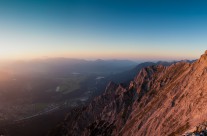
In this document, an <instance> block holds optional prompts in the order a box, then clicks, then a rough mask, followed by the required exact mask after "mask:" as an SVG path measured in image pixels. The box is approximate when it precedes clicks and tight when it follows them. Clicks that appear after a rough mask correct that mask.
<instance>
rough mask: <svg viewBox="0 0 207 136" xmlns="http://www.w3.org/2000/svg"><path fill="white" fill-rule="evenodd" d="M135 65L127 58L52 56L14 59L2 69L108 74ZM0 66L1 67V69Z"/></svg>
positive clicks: (31, 71)
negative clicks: (87, 58)
mask: <svg viewBox="0 0 207 136" xmlns="http://www.w3.org/2000/svg"><path fill="white" fill-rule="evenodd" d="M136 65H137V63H136V62H133V61H129V60H100V59H99V60H95V61H87V60H83V59H67V58H54V59H43V60H31V61H16V62H12V63H10V64H7V65H4V67H3V68H4V69H7V70H10V71H11V72H13V73H14V74H26V75H28V74H32V75H39V74H41V75H42V76H43V75H45V76H51V75H55V76H67V75H70V74H72V73H80V74H97V73H98V74H102V75H109V74H115V73H119V72H122V71H126V70H128V69H131V68H133V67H135V66H136ZM3 68H2V69H3Z"/></svg>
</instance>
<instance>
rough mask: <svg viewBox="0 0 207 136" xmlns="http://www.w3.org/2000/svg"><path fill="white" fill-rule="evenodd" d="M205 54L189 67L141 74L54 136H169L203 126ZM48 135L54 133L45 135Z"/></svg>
mask: <svg viewBox="0 0 207 136" xmlns="http://www.w3.org/2000/svg"><path fill="white" fill-rule="evenodd" d="M206 105H207V52H205V54H203V55H202V56H201V58H200V59H198V60H197V61H196V62H194V63H188V62H179V63H176V64H172V65H170V66H162V65H157V66H150V67H146V68H144V69H142V70H141V71H140V72H139V74H138V75H137V76H136V77H135V78H134V80H133V81H131V83H130V86H129V87H124V86H122V85H116V84H114V83H112V82H111V83H110V84H109V85H108V87H107V88H106V91H105V93H104V94H103V95H101V96H99V97H97V98H95V99H94V100H93V101H92V102H91V103H90V105H89V106H87V107H85V108H84V109H82V110H81V111H78V112H77V114H75V117H74V115H73V113H70V114H69V115H68V117H67V118H66V120H65V122H64V123H63V124H62V125H60V127H59V129H56V131H55V132H58V134H61V135H74V136H76V135H78V136H79V135H85V136H88V135H91V136H92V135H107V136H108V135H115V136H118V135H119V136H129V135H130V136H175V135H182V134H183V133H184V132H187V131H188V130H191V129H192V128H194V127H195V126H198V125H199V124H200V123H202V122H205V121H206V120H207V107H206ZM52 134H53V135H54V132H53V133H51V135H52Z"/></svg>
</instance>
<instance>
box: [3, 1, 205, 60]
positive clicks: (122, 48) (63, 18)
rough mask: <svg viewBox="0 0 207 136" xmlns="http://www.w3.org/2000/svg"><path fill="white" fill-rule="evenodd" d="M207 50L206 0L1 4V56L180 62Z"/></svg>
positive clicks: (7, 57) (196, 56)
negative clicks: (178, 60)
mask: <svg viewBox="0 0 207 136" xmlns="http://www.w3.org/2000/svg"><path fill="white" fill-rule="evenodd" d="M206 49H207V2H205V1H201V0H194V1H192V0H156V1H155V0H151V1H147V0H140V1H136V2H134V1H130V0H128V1H121V0H110V1H109V0H94V1H89V0H83V1H79V0H74V1H72V0H68V1H66V0H33V1H32V0H24V1H23V0H21V1H20V0H0V58H1V59H31V58H45V57H46V58H47V57H69V58H83V59H98V58H101V59H132V60H161V59H162V60H177V59H194V58H198V57H199V56H200V55H201V54H202V53H203V52H204V51H205V50H206Z"/></svg>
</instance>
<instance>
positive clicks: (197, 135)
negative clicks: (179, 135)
mask: <svg viewBox="0 0 207 136" xmlns="http://www.w3.org/2000/svg"><path fill="white" fill-rule="evenodd" d="M183 136H207V122H204V123H201V124H199V125H198V126H196V127H194V128H192V129H191V130H188V131H186V132H185V133H184V134H183Z"/></svg>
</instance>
